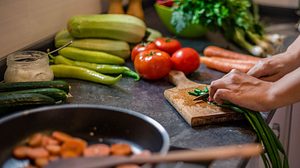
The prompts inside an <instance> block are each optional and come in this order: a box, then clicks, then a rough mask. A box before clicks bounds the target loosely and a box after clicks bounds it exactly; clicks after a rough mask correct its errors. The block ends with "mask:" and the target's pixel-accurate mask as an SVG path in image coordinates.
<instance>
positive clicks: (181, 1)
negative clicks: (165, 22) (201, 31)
mask: <svg viewBox="0 0 300 168" xmlns="http://www.w3.org/2000/svg"><path fill="white" fill-rule="evenodd" d="M172 9H173V13H172V19H171V24H172V25H173V26H174V27H175V29H176V31H177V32H178V33H179V32H181V31H182V30H183V29H184V28H186V27H187V26H188V25H190V24H200V25H203V26H205V27H207V28H208V29H209V30H213V31H219V32H221V33H222V34H224V36H225V37H226V38H227V39H229V40H231V41H233V42H235V43H236V44H238V45H239V46H241V47H243V48H245V49H246V50H247V51H249V52H250V53H251V54H253V55H260V56H261V55H264V54H265V53H264V50H268V49H269V48H265V47H272V46H271V45H268V46H259V45H260V43H261V41H264V39H263V35H264V31H263V26H262V25H261V24H260V22H259V16H258V12H257V7H256V6H255V5H254V4H252V3H251V2H250V0H175V5H174V7H173V8H172ZM237 31H238V32H237ZM237 33H239V35H240V37H238V38H237V37H235V36H236V35H237ZM250 33H251V34H252V35H253V34H254V35H255V36H251V38H249V37H248V35H249V34H250ZM253 37H254V38H255V39H254V40H253ZM258 47H260V48H259V49H258ZM269 50H271V49H269Z"/></svg>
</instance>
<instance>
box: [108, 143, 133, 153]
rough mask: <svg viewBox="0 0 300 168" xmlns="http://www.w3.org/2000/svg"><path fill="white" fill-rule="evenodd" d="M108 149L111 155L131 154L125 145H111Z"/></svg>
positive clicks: (128, 147)
mask: <svg viewBox="0 0 300 168" xmlns="http://www.w3.org/2000/svg"><path fill="white" fill-rule="evenodd" d="M110 149H111V154H112V155H129V154H131V152H132V151H131V147H130V145H128V144H125V143H118V144H112V145H111V148H110Z"/></svg>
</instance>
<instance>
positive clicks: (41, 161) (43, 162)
mask: <svg viewBox="0 0 300 168" xmlns="http://www.w3.org/2000/svg"><path fill="white" fill-rule="evenodd" d="M34 163H35V165H37V166H38V167H44V166H46V165H47V164H48V163H49V160H48V158H36V159H35V160H34Z"/></svg>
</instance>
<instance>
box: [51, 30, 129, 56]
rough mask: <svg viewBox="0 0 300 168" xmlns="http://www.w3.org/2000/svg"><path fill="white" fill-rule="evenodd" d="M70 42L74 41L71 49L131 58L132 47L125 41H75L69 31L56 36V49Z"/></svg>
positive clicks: (96, 39)
mask: <svg viewBox="0 0 300 168" xmlns="http://www.w3.org/2000/svg"><path fill="white" fill-rule="evenodd" d="M70 41H72V44H70V45H69V46H70V47H76V48H80V49H85V50H92V51H102V52H106V53H109V54H112V55H116V56H119V57H121V58H123V59H127V58H129V56H130V47H129V44H128V43H127V42H125V41H119V40H110V39H98V38H84V39H75V38H73V37H72V36H71V35H70V34H69V32H68V31H67V30H62V31H60V32H58V33H57V34H56V36H55V47H56V48H59V47H61V46H63V45H66V44H68V43H69V42H70Z"/></svg>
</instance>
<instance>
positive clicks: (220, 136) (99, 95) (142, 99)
mask: <svg viewBox="0 0 300 168" xmlns="http://www.w3.org/2000/svg"><path fill="white" fill-rule="evenodd" d="M145 14H146V15H145V16H146V24H147V25H148V26H149V27H151V28H155V29H157V30H159V31H161V33H162V34H163V35H164V36H171V37H172V36H173V35H171V34H169V32H168V31H167V30H166V29H165V27H164V26H163V24H162V23H161V22H160V20H159V19H158V16H157V15H156V13H155V11H154V9H153V8H152V7H149V8H146V9H145ZM178 39H179V40H180V41H181V43H182V44H183V46H186V47H187V46H188V47H192V48H194V49H196V50H197V51H198V52H199V53H202V51H203V49H204V48H205V47H206V46H207V45H210V44H212V43H213V42H212V41H211V39H209V38H205V37H203V38H199V39H184V38H178ZM208 39H209V40H208ZM52 40H53V39H52ZM46 44H47V43H46ZM47 45H51V44H50V43H48V44H47ZM31 49H44V48H43V47H40V46H38V47H37V46H35V47H33V48H31ZM126 65H127V66H129V67H130V68H131V69H133V65H132V63H131V62H129V61H128V62H127V63H126ZM1 69H2V70H3V60H2V64H1ZM223 75H224V74H223V73H220V72H217V71H214V70H210V69H207V68H206V67H205V66H204V65H201V66H200V68H199V69H198V70H197V71H196V72H195V73H193V74H192V75H190V76H188V78H189V79H191V80H193V81H196V82H198V83H204V84H209V83H210V82H211V81H212V80H215V79H218V78H220V77H222V76H223ZM2 77H3V76H2ZM67 81H68V82H69V83H70V85H71V87H72V90H71V94H72V95H73V97H72V98H70V99H69V103H72V104H73V103H74V104H75V103H76V104H101V105H108V106H114V107H120V108H125V109H130V110H133V111H137V112H140V113H142V114H145V115H147V116H150V117H152V118H153V119H155V120H156V121H158V122H159V123H160V124H161V125H162V126H163V127H164V128H165V129H166V130H167V132H168V133H169V136H170V142H171V146H172V147H171V149H175V148H177V147H178V148H205V147H213V146H223V145H232V144H244V143H250V142H255V141H256V135H255V133H254V131H253V130H252V129H251V127H250V126H249V125H248V123H247V121H246V120H243V121H235V122H225V123H218V124H210V125H204V126H199V127H195V128H192V127H190V126H189V125H188V124H187V123H186V122H185V121H184V119H183V118H182V117H181V116H180V115H179V114H178V113H177V111H176V110H175V109H174V108H173V107H172V106H171V105H170V104H169V103H168V102H167V100H166V99H165V98H164V96H163V92H164V90H166V89H169V88H172V87H174V86H172V85H171V84H170V83H168V81H167V80H166V79H163V80H159V81H146V80H140V81H138V82H135V81H134V80H133V79H131V78H123V79H121V81H120V82H119V83H117V84H116V85H114V86H105V85H101V84H96V83H91V82H86V81H80V80H67ZM246 163H247V160H245V159H239V158H235V159H230V160H220V161H213V162H212V163H205V164H186V163H185V164H183V163H176V165H175V164H161V165H159V166H158V167H161V168H167V167H175V166H176V167H185V168H192V167H208V166H209V167H224V168H237V167H244V166H245V165H246Z"/></svg>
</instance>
